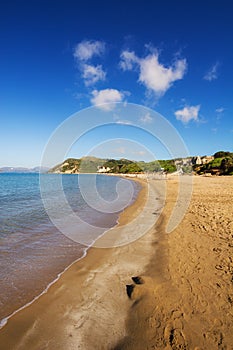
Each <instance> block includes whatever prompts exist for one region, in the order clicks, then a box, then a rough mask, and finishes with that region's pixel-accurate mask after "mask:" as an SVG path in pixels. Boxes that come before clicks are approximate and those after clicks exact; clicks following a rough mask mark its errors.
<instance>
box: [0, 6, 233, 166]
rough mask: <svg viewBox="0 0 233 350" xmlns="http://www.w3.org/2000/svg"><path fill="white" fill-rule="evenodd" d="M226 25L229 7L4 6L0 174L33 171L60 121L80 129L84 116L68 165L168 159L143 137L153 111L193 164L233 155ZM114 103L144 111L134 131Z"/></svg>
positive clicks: (0, 11) (231, 57)
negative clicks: (196, 158)
mask: <svg viewBox="0 0 233 350" xmlns="http://www.w3.org/2000/svg"><path fill="white" fill-rule="evenodd" d="M232 16H233V2H232V1H231V0H213V1H209V0H205V1H203V0H202V1H200V0H195V1H191V0H190V1H187V0H185V1H184V0H163V1H151V0H144V1H141V0H138V1H132V0H125V1H122V0H118V1H115V0H113V1H104V0H99V1H90V0H86V1H74V0H66V1H64V0H60V1H58V0H56V1H55V0H30V1H28V0H21V1H20V0H18V1H17V0H14V1H11V0H3V1H1V4H0V60H1V64H0V122H1V129H0V147H1V156H0V167H3V166H25V167H34V166H38V165H39V164H40V162H41V158H42V156H43V152H44V150H45V147H46V144H48V141H49V140H50V139H51V135H53V134H54V132H55V130H57V128H59V127H60V125H61V124H62V123H64V122H65V121H66V120H67V118H69V117H70V116H72V115H74V114H76V113H77V115H78V117H77V118H80V129H82V127H81V123H84V124H85V123H86V124H87V119H85V118H86V117H85V116H86V112H85V111H86V109H87V108H88V110H89V111H90V114H91V112H92V117H90V118H93V125H96V122H98V123H97V124H98V126H99V127H98V128H95V132H93V130H91V129H92V128H91V126H92V125H91V122H90V124H88V126H89V130H87V129H86V130H87V132H86V134H85V135H84V136H82V138H80V140H78V141H77V142H76V143H74V142H73V141H72V142H73V143H72V144H71V145H70V147H69V149H67V152H66V155H67V156H72V157H77V158H78V157H82V156H85V155H95V156H101V157H105V158H129V159H134V160H143V159H144V160H147V161H149V160H152V159H153V158H154V157H156V158H157V159H161V158H169V157H170V156H171V152H170V153H169V152H167V153H166V152H164V151H163V149H162V148H161V147H160V146H159V145H158V144H157V140H155V136H154V139H153V138H151V137H150V136H149V135H148V134H147V135H146V134H145V132H144V131H143V130H144V128H145V127H146V128H149V129H150V128H152V129H153V127H154V125H153V123H154V124H155V123H156V117H155V115H156V114H154V113H159V114H160V115H162V116H163V118H165V120H167V122H168V125H170V127H172V128H174V130H175V131H176V132H177V133H178V134H179V135H180V137H181V138H182V140H183V141H184V144H185V147H186V149H187V154H189V155H191V156H192V155H211V154H214V153H215V152H217V151H219V150H226V151H233V142H232V141H233V68H232V62H233V21H232ZM106 103H110V104H106ZM118 105H122V108H124V107H125V106H127V107H126V109H127V111H130V109H128V106H131V105H132V108H133V109H134V107H135V105H138V106H139V107H138V109H139V111H145V113H144V114H143V115H141V116H140V117H137V118H139V119H140V121H141V124H140V125H141V128H142V130H141V134H140V133H139V132H138V131H137V130H136V129H135V127H134V123H136V124H137V122H138V120H139V119H138V120H134V116H133V115H131V116H130V117H129V118H127V116H124V120H123V119H122V116H121V112H119V108H118ZM117 108H118V112H119V113H118V114H117V113H116V111H115V109H117ZM144 108H145V109H144ZM147 110H148V112H146V111H147ZM82 111H84V112H82ZM96 111H98V112H96ZM123 114H124V113H123ZM139 114H140V113H139ZM139 114H138V116H139ZM107 115H109V116H110V115H111V117H112V122H113V123H115V125H113V126H112V129H111V128H110V126H106V127H101V125H102V123H103V120H105V118H106V116H107ZM135 116H136V114H135ZM111 117H110V119H111ZM135 118H136V117H135ZM97 119H98V120H97ZM110 119H109V121H110ZM127 121H128V122H127ZM137 125H138V124H137ZM86 126H87V125H86ZM76 128H77V134H79V130H78V129H79V126H78V124H77V125H76ZM106 128H107V129H106ZM109 128H110V129H109ZM83 130H84V129H83ZM135 135H138V137H136V136H135ZM171 137H172V136H171ZM152 139H153V140H152ZM154 141H155V142H154ZM61 142H62V135H61ZM165 143H166V141H165ZM165 146H166V145H165ZM163 147H164V145H163ZM165 148H166V147H165ZM152 153H153V156H152ZM181 153H182V152H181ZM180 156H183V154H181V155H180ZM54 163H56V156H55V155H54ZM50 165H55V164H52V160H51V164H49V166H50Z"/></svg>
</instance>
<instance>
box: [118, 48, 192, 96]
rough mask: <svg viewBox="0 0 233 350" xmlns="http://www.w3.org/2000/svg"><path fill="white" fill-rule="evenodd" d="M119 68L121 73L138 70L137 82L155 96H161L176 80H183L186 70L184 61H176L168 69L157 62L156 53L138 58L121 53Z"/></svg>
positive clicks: (157, 56)
mask: <svg viewBox="0 0 233 350" xmlns="http://www.w3.org/2000/svg"><path fill="white" fill-rule="evenodd" d="M120 67H121V69H122V70H123V71H126V70H134V69H135V70H138V72H139V77H138V81H139V82H140V83H142V84H143V85H144V86H145V87H146V88H147V89H148V90H149V91H153V92H154V93H155V94H156V95H157V96H162V95H164V94H165V92H166V91H167V90H168V89H169V88H170V87H171V86H172V84H173V83H174V82H175V81H176V80H180V79H182V78H183V76H184V74H185V72H186V70H187V62H186V60H185V59H177V60H176V61H175V62H174V64H173V65H171V66H170V67H165V66H164V65H163V64H162V63H160V62H159V55H158V53H157V52H154V53H152V54H149V55H148V56H146V57H145V58H139V57H138V56H136V55H135V53H134V52H133V51H127V50H125V51H123V52H122V53H121V61H120Z"/></svg>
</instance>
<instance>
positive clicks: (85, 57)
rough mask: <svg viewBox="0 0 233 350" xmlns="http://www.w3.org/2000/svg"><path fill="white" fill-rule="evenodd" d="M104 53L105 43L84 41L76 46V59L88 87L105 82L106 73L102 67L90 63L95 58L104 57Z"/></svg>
mask: <svg viewBox="0 0 233 350" xmlns="http://www.w3.org/2000/svg"><path fill="white" fill-rule="evenodd" d="M104 51H105V43H104V42H103V41H94V40H89V41H88V40H84V41H82V42H80V43H79V44H77V45H76V46H75V49H74V58H75V60H76V62H77V63H78V68H79V70H80V72H81V76H82V78H83V80H84V84H85V85H86V86H91V85H94V84H96V83H97V82H98V81H103V80H105V78H106V72H105V71H104V70H103V67H102V65H100V64H98V65H93V64H91V63H90V61H91V60H92V59H93V57H94V56H102V55H103V54H104Z"/></svg>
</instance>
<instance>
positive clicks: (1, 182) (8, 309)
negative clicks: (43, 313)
mask: <svg viewBox="0 0 233 350" xmlns="http://www.w3.org/2000/svg"><path fill="white" fill-rule="evenodd" d="M58 183H59V184H61V188H62V192H63V196H60V194H59V193H58V191H57V184H58ZM42 187H43V188H42ZM129 188H130V191H129ZM119 191H120V193H119ZM139 191H140V185H139V184H138V183H136V182H134V181H132V180H128V179H127V180H123V179H122V178H121V177H118V176H107V175H101V174H98V175H96V174H80V175H79V174H73V175H71V174H67V175H61V174H29V173H26V174H22V173H21V174H19V173H1V174H0V327H2V326H4V324H6V322H7V320H8V319H9V318H10V317H11V316H12V315H14V314H15V313H16V312H18V310H20V309H22V308H24V307H25V306H27V305H29V304H30V303H32V302H33V301H34V300H35V299H37V298H38V297H39V296H40V295H41V294H43V293H45V292H46V291H47V290H48V288H49V287H50V286H51V284H53V283H54V282H55V281H56V280H57V279H58V278H59V277H60V275H61V274H62V273H63V272H64V271H65V270H66V269H67V268H68V267H69V266H70V265H71V264H72V263H74V262H75V261H77V260H79V259H82V258H83V257H85V255H86V253H87V250H88V249H89V248H90V246H91V245H92V244H93V243H94V242H95V240H96V239H97V238H98V237H99V236H100V235H102V234H104V233H106V232H107V231H108V230H109V229H111V228H112V227H114V226H115V225H116V224H117V222H118V218H119V215H120V213H121V212H122V211H123V210H124V209H125V208H126V207H127V206H128V205H130V204H132V203H133V202H134V201H135V199H136V198H137V195H138V193H139ZM124 194H125V198H124ZM122 195H123V198H122ZM129 196H130V197H129ZM126 197H127V198H126ZM128 197H129V198H128ZM64 198H65V203H63V201H64ZM50 202H51V203H52V213H54V212H55V213H56V217H59V220H60V222H65V223H66V224H65V225H63V226H62V225H60V226H59V224H58V225H57V221H56V219H54V217H53V215H51V208H49V207H48V203H50ZM101 203H103V204H101ZM67 205H68V207H69V208H70V211H71V212H72V215H73V216H75V218H78V220H76V221H72V220H69V218H68V219H67ZM101 205H102V207H101ZM106 208H109V210H106ZM69 215H70V214H69ZM69 222H72V225H73V227H72V233H73V232H74V231H75V236H71V235H70V234H69ZM74 223H75V226H74ZM66 229H67V230H66ZM90 232H91V234H90ZM72 237H75V239H72ZM85 237H88V239H85ZM96 249H97V248H96Z"/></svg>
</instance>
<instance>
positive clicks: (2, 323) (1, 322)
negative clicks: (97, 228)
mask: <svg viewBox="0 0 233 350" xmlns="http://www.w3.org/2000/svg"><path fill="white" fill-rule="evenodd" d="M67 175H70V174H67ZM84 175H85V174H84ZM100 175H103V174H100ZM115 176H117V175H115ZM129 180H131V181H134V182H138V183H139V184H140V188H139V189H138V194H137V197H138V196H139V195H140V192H141V190H142V189H143V181H141V180H138V179H133V180H132V179H129ZM137 197H136V198H135V199H134V201H133V203H131V204H130V205H129V206H128V207H126V208H125V209H123V210H122V211H121V212H120V213H119V215H118V218H117V219H116V223H115V225H114V226H113V227H110V228H108V229H106V231H104V232H103V233H102V234H101V235H100V236H99V237H97V238H96V239H95V240H94V241H93V243H92V245H90V246H87V247H85V248H83V253H82V255H81V256H80V257H78V258H77V259H75V260H74V261H72V262H71V263H70V264H69V265H67V266H65V267H64V269H63V270H62V271H60V272H59V273H58V274H57V275H56V276H55V278H54V279H53V280H52V281H50V282H49V283H48V284H47V285H46V287H45V288H44V289H43V290H42V291H41V292H40V293H39V294H38V295H35V296H34V297H33V298H32V299H31V300H30V301H28V302H26V303H25V304H24V305H22V306H20V307H19V308H17V309H16V310H14V311H13V312H12V313H10V314H9V315H7V316H5V317H3V318H2V319H1V320H0V331H1V329H2V328H3V327H4V326H5V325H6V324H7V322H8V320H10V319H11V317H13V316H14V315H16V314H17V313H18V312H20V311H22V310H24V309H25V308H27V307H29V306H30V305H32V304H33V303H34V302H35V301H36V300H38V299H39V298H40V297H41V296H42V295H44V294H46V293H47V292H48V290H49V288H50V287H51V286H52V285H53V284H55V283H56V282H57V281H58V280H59V278H60V277H61V276H62V275H63V274H64V273H65V272H66V271H67V270H68V269H69V268H70V267H71V266H72V265H73V264H76V263H77V262H79V261H80V260H81V259H84V258H85V257H86V255H87V253H88V250H89V249H91V248H92V247H93V246H95V242H96V241H97V240H99V238H101V237H102V236H104V235H105V234H106V233H107V232H108V231H109V230H111V229H113V228H115V227H118V226H119V225H121V221H122V219H121V216H122V214H123V213H124V216H125V213H128V212H131V215H127V214H126V215H127V217H129V216H131V219H133V214H132V210H131V209H130V207H131V206H133V207H134V203H135V202H137Z"/></svg>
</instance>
